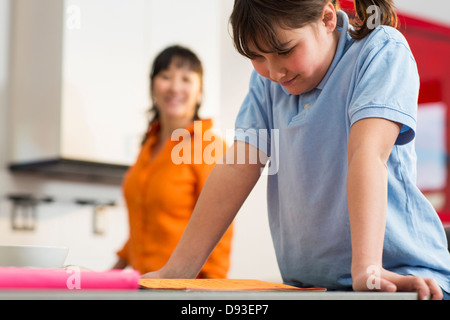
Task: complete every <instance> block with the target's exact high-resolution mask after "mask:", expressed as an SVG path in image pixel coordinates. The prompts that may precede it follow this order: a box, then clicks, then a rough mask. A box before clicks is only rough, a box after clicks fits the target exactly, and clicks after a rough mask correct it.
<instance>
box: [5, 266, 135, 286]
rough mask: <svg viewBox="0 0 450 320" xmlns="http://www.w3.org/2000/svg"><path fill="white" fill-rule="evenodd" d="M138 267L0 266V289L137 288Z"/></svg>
mask: <svg viewBox="0 0 450 320" xmlns="http://www.w3.org/2000/svg"><path fill="white" fill-rule="evenodd" d="M139 278H140V275H139V273H138V272H137V271H128V270H125V271H123V270H111V271H104V272H96V271H84V270H80V269H78V268H72V269H56V270H54V269H31V268H0V289H60V290H61V289H67V290H83V289H96V290H102V289H104V290H131V289H138V288H139Z"/></svg>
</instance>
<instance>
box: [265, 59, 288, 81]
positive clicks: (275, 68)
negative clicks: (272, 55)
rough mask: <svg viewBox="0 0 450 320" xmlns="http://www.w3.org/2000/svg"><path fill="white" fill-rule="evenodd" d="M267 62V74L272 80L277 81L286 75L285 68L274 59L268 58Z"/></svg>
mask: <svg viewBox="0 0 450 320" xmlns="http://www.w3.org/2000/svg"><path fill="white" fill-rule="evenodd" d="M267 64H268V65H267V67H268V71H269V76H270V79H272V81H275V82H279V81H280V80H281V79H283V78H284V77H285V76H286V69H285V68H284V67H283V66H282V65H280V64H279V63H277V62H276V61H273V60H268V63H267Z"/></svg>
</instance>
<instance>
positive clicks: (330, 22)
mask: <svg viewBox="0 0 450 320" xmlns="http://www.w3.org/2000/svg"><path fill="white" fill-rule="evenodd" d="M322 22H323V24H324V26H325V27H326V28H327V30H328V31H329V32H334V30H335V29H336V26H337V14H336V9H335V7H334V5H333V4H332V3H331V2H328V4H326V5H325V7H324V8H323V12H322Z"/></svg>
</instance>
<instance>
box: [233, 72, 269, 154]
mask: <svg viewBox="0 0 450 320" xmlns="http://www.w3.org/2000/svg"><path fill="white" fill-rule="evenodd" d="M268 86H269V84H267V83H266V81H265V79H264V78H262V77H261V76H260V75H258V74H257V73H256V71H253V73H252V76H251V79H250V88H249V92H248V93H247V96H246V97H245V99H244V102H243V103H242V106H241V109H240V111H239V113H238V116H237V118H236V123H235V137H234V140H236V141H243V142H247V143H249V144H251V145H253V146H255V147H257V148H258V149H260V150H261V151H263V152H265V153H266V154H270V123H271V120H270V119H271V116H270V114H271V113H270V106H271V99H270V88H269V87H268Z"/></svg>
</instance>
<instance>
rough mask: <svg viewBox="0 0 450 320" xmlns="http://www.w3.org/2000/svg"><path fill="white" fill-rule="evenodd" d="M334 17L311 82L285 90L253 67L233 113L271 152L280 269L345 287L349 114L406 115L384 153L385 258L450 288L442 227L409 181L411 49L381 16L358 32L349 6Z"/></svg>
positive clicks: (242, 134) (296, 281) (239, 127)
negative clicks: (303, 88) (333, 45)
mask: <svg viewBox="0 0 450 320" xmlns="http://www.w3.org/2000/svg"><path fill="white" fill-rule="evenodd" d="M338 21H339V30H340V31H341V36H340V40H339V43H338V47H337V52H336V55H335V57H334V60H333V62H332V64H331V66H330V68H329V70H328V72H327V74H326V76H325V78H324V79H323V80H322V82H321V83H320V84H319V86H318V87H317V88H315V89H314V90H312V91H310V92H307V93H304V94H301V95H291V94H289V93H288V92H287V91H286V90H285V89H284V88H283V87H282V86H281V85H279V84H277V83H274V82H271V81H270V80H268V79H266V78H263V77H262V76H260V75H259V74H257V73H256V72H254V73H253V74H252V77H251V81H250V90H249V93H248V95H247V97H246V99H245V101H244V103H243V105H242V108H241V110H240V112H239V115H238V117H237V120H236V137H235V139H236V140H238V141H247V142H248V143H251V144H253V145H255V146H257V147H258V148H260V150H263V151H264V152H266V153H268V154H269V155H270V162H271V163H270V170H269V174H268V190H267V197H268V210H269V221H270V228H271V234H272V239H273V243H274V247H275V251H276V256H277V260H278V265H279V268H280V272H281V275H282V278H283V280H284V282H285V283H287V284H290V285H294V286H316V287H326V288H328V289H347V288H349V287H351V285H352V280H351V274H350V266H351V242H350V225H349V213H348V208H347V195H346V181H347V172H348V163H347V160H348V159H347V151H348V139H349V133H350V128H351V126H352V124H354V123H355V122H356V121H358V120H361V119H364V118H369V117H376V118H385V119H389V120H392V121H395V122H398V123H401V124H403V128H402V130H401V133H400V135H399V137H398V139H397V141H396V145H395V146H394V148H393V150H392V153H391V155H390V158H389V160H388V209H387V221H386V223H387V224H386V233H385V239H384V251H383V266H384V267H385V268H386V269H388V270H391V271H394V272H397V273H400V274H412V275H417V276H423V277H432V278H434V279H436V280H437V282H438V283H439V285H440V286H441V287H442V288H443V289H444V290H446V291H447V292H450V254H449V252H448V250H447V242H446V238H445V233H444V229H443V227H442V224H441V222H440V220H439V217H438V216H437V214H436V211H435V210H434V208H433V207H432V206H431V205H430V203H429V202H428V201H427V199H426V198H425V197H424V196H423V195H422V193H421V192H420V191H419V190H418V188H417V187H416V183H415V181H416V154H415V150H414V137H415V129H416V116H417V98H418V91H419V76H418V71H417V66H416V62H415V60H414V57H413V55H412V53H411V50H410V48H409V46H408V44H407V42H406V40H405V38H404V37H403V36H402V35H401V33H400V32H398V31H397V30H395V29H394V28H391V27H387V26H380V27H378V28H377V29H375V30H374V31H373V32H372V33H371V34H370V35H369V36H367V37H366V38H365V39H363V40H360V41H356V40H354V39H352V38H351V37H350V35H349V34H348V32H347V30H348V28H349V23H348V17H347V16H346V15H345V13H343V12H339V14H338ZM368 183H369V182H368Z"/></svg>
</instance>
